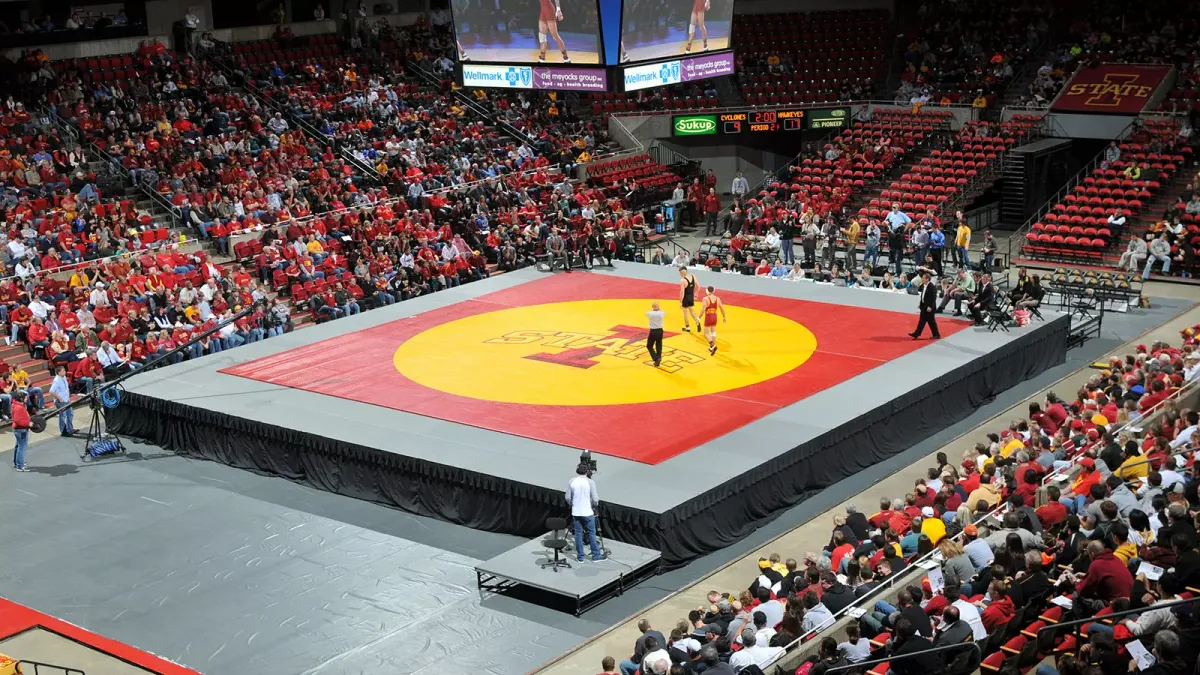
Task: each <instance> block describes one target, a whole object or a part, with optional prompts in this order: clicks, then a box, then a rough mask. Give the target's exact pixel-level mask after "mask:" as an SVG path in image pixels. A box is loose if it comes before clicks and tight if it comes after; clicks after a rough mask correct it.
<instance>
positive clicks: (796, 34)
mask: <svg viewBox="0 0 1200 675" xmlns="http://www.w3.org/2000/svg"><path fill="white" fill-rule="evenodd" d="M891 25H892V24H891V20H890V18H889V16H888V12H887V11H886V10H845V11H835V12H813V13H802V14H801V13H790V14H735V15H734V20H733V43H734V44H735V45H737V46H738V51H737V58H738V59H739V61H740V66H739V68H738V84H739V85H740V86H741V90H742V96H743V97H744V98H745V100H746V103H747V104H749V105H791V104H809V103H823V102H831V101H849V100H856V99H863V98H866V95H867V94H869V93H870V92H871V89H872V82H873V81H874V79H875V77H876V75H877V74H878V72H879V70H880V67H881V66H882V63H883V59H884V54H885V50H886V48H887V47H888V46H889V45H890V40H891V37H892V35H891Z"/></svg>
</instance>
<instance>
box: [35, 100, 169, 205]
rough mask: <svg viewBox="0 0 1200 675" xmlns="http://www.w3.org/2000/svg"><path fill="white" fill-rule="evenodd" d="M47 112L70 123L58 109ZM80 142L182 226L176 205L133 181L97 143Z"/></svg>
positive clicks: (51, 108)
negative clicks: (59, 113) (60, 114)
mask: <svg viewBox="0 0 1200 675" xmlns="http://www.w3.org/2000/svg"><path fill="white" fill-rule="evenodd" d="M46 112H47V113H48V114H49V115H50V118H51V119H52V120H53V119H57V120H59V122H60V123H62V124H68V122H67V121H66V120H64V119H62V118H61V117H60V116H59V115H58V111H57V110H56V109H54V108H53V107H49V106H48V107H46ZM80 140H81V141H82V142H85V143H87V146H88V148H89V149H90V150H91V151H92V153H94V156H95V157H96V158H97V159H98V160H105V161H106V162H107V164H108V165H109V167H110V168H112V169H114V170H116V171H118V172H119V173H120V174H121V175H123V176H124V177H125V179H126V180H127V181H129V182H130V183H132V184H133V186H134V187H136V188H137V189H138V190H140V191H141V192H142V194H145V195H146V196H147V197H149V198H150V200H151V201H154V202H157V203H158V205H159V206H160V207H162V208H163V209H164V210H165V211H166V212H167V214H169V215H170V217H171V220H172V222H173V223H174V224H175V226H176V227H178V226H180V224H181V223H180V217H181V215H182V214H181V212H180V211H179V209H178V208H177V207H176V206H175V205H174V204H172V203H171V202H170V201H168V200H167V199H165V198H164V197H163V196H162V195H160V194H159V193H158V191H157V190H152V189H149V188H147V187H146V186H145V185H143V184H142V183H141V181H135V180H133V176H132V174H130V173H129V170H128V169H126V168H125V167H124V166H122V164H121V162H120V161H119V160H118V159H117V158H116V157H114V156H113V155H111V154H109V153H108V152H107V151H105V150H103V149H101V148H100V146H99V145H96V143H95V141H92V140H91V139H88V138H87V137H86V136H83V135H82V134H81V135H80Z"/></svg>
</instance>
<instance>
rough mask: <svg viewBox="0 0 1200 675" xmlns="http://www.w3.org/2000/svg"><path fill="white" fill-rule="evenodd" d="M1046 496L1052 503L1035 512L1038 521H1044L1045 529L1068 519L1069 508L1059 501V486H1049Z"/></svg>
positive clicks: (1043, 526)
mask: <svg viewBox="0 0 1200 675" xmlns="http://www.w3.org/2000/svg"><path fill="white" fill-rule="evenodd" d="M1046 496H1047V497H1048V498H1049V500H1050V501H1049V502H1047V503H1046V504H1045V505H1044V506H1041V507H1039V508H1038V509H1037V510H1036V511H1035V513H1037V517H1038V520H1040V521H1042V528H1043V529H1048V528H1051V527H1053V526H1055V525H1057V524H1059V523H1061V522H1063V521H1064V520H1066V519H1067V506H1066V505H1065V504H1063V503H1061V502H1059V501H1058V499H1059V497H1060V496H1061V491H1060V490H1059V489H1058V486H1057V485H1050V486H1048V487H1047V488H1046Z"/></svg>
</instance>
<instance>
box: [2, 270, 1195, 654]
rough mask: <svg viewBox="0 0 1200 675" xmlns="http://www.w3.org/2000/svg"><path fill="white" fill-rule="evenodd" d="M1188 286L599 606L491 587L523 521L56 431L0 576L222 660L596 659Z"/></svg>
mask: <svg viewBox="0 0 1200 675" xmlns="http://www.w3.org/2000/svg"><path fill="white" fill-rule="evenodd" d="M1166 288H1167V290H1169V291H1176V290H1178V289H1179V288H1180V287H1177V286H1170V287H1166ZM1188 290H1190V289H1188ZM1192 303H1193V301H1192V300H1186V301H1180V300H1162V301H1160V300H1157V299H1156V301H1155V303H1154V306H1153V307H1152V308H1151V309H1148V310H1138V311H1137V312H1136V313H1131V314H1128V315H1108V316H1107V317H1106V319H1105V329H1104V336H1103V338H1102V339H1100V340H1096V341H1092V342H1089V343H1087V345H1085V346H1084V347H1082V348H1079V349H1076V350H1072V351H1071V352H1070V353H1069V357H1068V358H1069V361H1068V363H1067V364H1064V365H1063V366H1061V367H1059V368H1056V369H1054V370H1053V371H1047V372H1046V373H1044V374H1043V375H1041V376H1039V377H1037V378H1035V379H1034V380H1031V381H1029V382H1027V383H1025V384H1024V385H1021V386H1020V387H1018V388H1017V389H1014V390H1010V391H1009V392H1005V393H1004V394H1002V395H1001V396H999V397H998V398H997V400H995V401H993V402H990V403H988V404H986V405H983V406H981V407H980V408H979V410H978V411H976V413H975V414H974V415H972V417H971V418H969V419H968V420H964V421H963V422H960V423H958V424H956V425H953V426H951V427H949V428H947V429H944V430H943V431H941V432H939V433H938V434H936V435H934V436H933V437H931V438H929V439H927V440H926V441H924V442H922V443H920V444H918V445H915V446H913V447H912V448H910V449H909V450H907V451H906V452H905V453H903V454H901V455H897V456H895V457H893V458H891V459H890V460H887V461H884V462H880V463H878V464H876V465H873V466H871V467H869V468H868V469H865V470H864V471H862V472H861V473H859V474H857V475H855V476H853V477H851V478H848V479H846V480H844V481H841V482H840V483H838V484H836V485H833V486H831V487H829V488H828V489H826V490H824V491H823V492H822V493H821V494H819V495H817V496H815V497H813V498H812V499H810V500H808V501H806V502H803V503H801V504H800V505H798V506H796V507H795V508H793V509H792V510H790V511H788V512H786V513H784V514H783V515H781V516H780V517H779V518H778V519H776V520H775V521H773V522H770V523H768V524H765V525H764V526H762V527H760V528H759V530H757V531H756V532H755V533H753V534H752V535H750V536H749V537H747V538H746V539H745V540H743V541H741V542H739V543H737V544H735V545H732V546H730V547H727V548H726V549H723V550H721V551H719V552H717V553H714V554H710V555H708V556H705V557H703V558H700V559H698V560H696V561H694V562H692V563H691V564H689V565H688V566H686V567H683V568H680V569H677V570H673V571H671V572H668V573H666V574H664V575H661V576H659V577H656V578H654V579H651V580H649V581H647V582H645V583H643V584H642V585H640V586H639V587H637V588H635V589H632V590H631V591H629V592H627V593H626V594H625V595H624V596H622V597H619V598H615V599H613V600H610V601H609V602H607V603H605V604H604V605H601V606H600V607H599V608H597V609H595V610H593V611H591V612H589V613H588V614H586V615H585V616H584V617H583V618H575V617H572V616H570V615H568V614H563V613H561V612H556V611H550V610H545V609H543V608H540V607H537V606H534V605H529V604H527V603H522V602H518V601H514V600H511V599H508V598H503V597H492V598H488V599H486V600H483V601H481V600H480V599H479V596H478V593H476V592H475V590H474V588H473V583H474V573H473V571H472V566H473V565H474V564H475V563H476V562H478V561H479V560H483V559H486V558H489V557H491V556H493V555H496V554H497V553H499V552H502V551H505V550H508V549H510V548H512V547H513V546H514V545H516V544H517V543H518V542H519V541H520V540H518V539H516V538H514V537H509V536H505V535H498V534H491V533H487V532H481V531H478V530H469V529H467V528H463V527H459V526H455V525H451V524H448V523H445V522H442V521H437V520H433V519H430V518H423V517H419V516H413V515H410V514H406V513H403V512H399V511H396V510H394V509H389V508H386V507H383V506H380V505H378V504H372V503H369V502H365V501H362V500H357V499H349V498H345V497H340V496H338V495H334V494H330V493H328V492H324V491H320V490H315V489H311V488H308V487H305V486H302V485H297V484H295V483H291V482H289V481H282V480H279V479H277V478H272V477H267V476H260V475H255V474H253V473H250V472H247V471H242V470H238V469H234V468H231V467H228V466H224V465H222V464H220V463H217V462H205V461H195V460H189V459H186V458H183V457H179V456H177V455H174V454H173V453H169V452H166V451H163V450H161V449H159V448H155V447H152V446H142V445H134V446H133V448H132V449H133V452H132V453H131V454H130V455H129V456H127V457H114V458H110V459H108V460H106V461H102V462H80V461H79V458H78V452H79V447H78V446H79V443H80V442H79V441H77V440H76V441H71V440H64V439H60V438H57V437H51V436H52V435H50V434H43V435H42V436H41V440H40V441H38V442H35V443H34V444H33V445H32V447H31V449H30V454H29V463H30V466H31V467H33V472H32V473H29V474H17V473H13V472H9V471H3V472H0V490H3V491H4V493H5V494H6V495H10V496H11V497H12V498H11V499H6V500H3V501H2V502H0V537H3V538H4V539H5V541H9V542H12V543H13V545H17V544H19V545H20V555H15V556H13V557H12V559H11V560H10V561H9V563H8V564H7V565H6V566H5V570H4V573H3V574H2V575H0V596H3V597H6V598H9V599H11V600H14V601H16V602H20V603H23V604H25V605H28V606H30V607H33V608H35V609H37V610H40V611H42V612H46V613H48V614H51V615H54V616H56V617H58V618H60V619H63V620H67V621H70V622H72V623H75V624H78V625H80V626H83V627H85V628H87V629H90V630H93V631H96V632H98V633H101V634H103V635H106V636H108V637H111V638H114V639H117V640H121V641H123V642H125V643H127V644H130V645H133V646H136V647H139V648H141V649H145V650H147V651H151V652H154V653H156V654H159V655H160V656H163V657H166V658H170V659H172V660H174V661H177V662H179V663H182V664H184V665H186V666H189V667H191V668H194V669H196V670H199V671H201V672H206V673H227V672H239V671H240V670H244V669H246V668H250V669H252V670H255V671H256V672H270V673H289V674H290V673H322V674H324V673H330V674H335V675H341V674H343V673H344V674H347V675H350V674H353V673H377V672H490V673H496V674H497V675H516V674H519V673H526V672H529V671H531V670H539V669H540V670H541V672H546V673H555V674H556V675H557V674H559V673H570V674H575V673H579V674H582V675H590V674H591V673H594V672H598V670H599V661H600V657H601V656H603V655H605V654H612V655H614V656H618V657H623V656H625V655H627V654H626V652H627V651H628V650H629V648H630V647H631V645H632V642H633V634H634V633H636V628H635V627H634V626H633V623H634V622H635V621H636V619H637V617H639V616H641V615H643V614H644V615H646V616H648V617H650V619H651V620H652V622H653V623H654V624H655V625H656V626H660V625H661V626H669V625H671V623H673V622H674V620H675V619H676V618H678V617H679V615H680V611H681V608H682V611H683V612H685V613H686V610H687V609H690V608H693V607H694V606H695V604H696V602H697V598H699V597H702V596H703V594H704V592H705V591H707V590H708V589H709V588H710V587H711V588H729V589H734V588H741V587H743V586H744V585H745V584H746V583H747V580H748V579H750V578H752V576H753V574H754V573H755V572H754V570H755V569H756V568H755V564H754V561H755V560H756V559H757V556H758V555H759V554H760V553H763V552H768V551H775V550H778V551H780V552H783V553H785V554H788V555H794V554H798V553H800V552H803V551H805V550H809V549H810V548H811V547H812V542H814V541H823V539H822V538H823V537H827V536H828V529H829V522H830V518H831V516H832V512H840V510H841V508H842V505H843V504H844V503H845V502H846V501H854V502H857V503H858V504H859V505H860V507H863V508H866V507H868V506H869V505H870V504H871V503H872V502H873V501H875V500H877V499H878V496H879V495H880V494H894V493H896V492H897V491H900V492H903V491H904V490H906V489H908V488H910V487H911V485H912V480H913V478H914V477H915V476H916V475H917V474H919V473H923V471H924V469H925V468H926V465H927V464H928V461H927V458H929V457H931V456H932V453H933V452H935V451H937V450H946V451H948V452H952V453H959V452H961V450H962V448H963V447H964V446H965V445H969V444H970V443H973V439H974V436H972V435H967V436H963V437H962V438H961V439H958V440H956V438H957V437H958V436H960V435H961V434H964V433H967V432H970V431H972V430H973V429H975V428H976V427H977V426H978V425H980V424H983V423H984V422H987V424H986V425H984V426H983V427H982V429H984V430H988V431H990V430H992V429H993V428H994V427H995V425H996V424H997V422H996V421H995V419H993V418H998V419H1001V420H1006V419H1008V417H1010V416H1013V415H1018V416H1019V415H1022V414H1024V413H1023V409H1024V406H1025V403H1026V401H1027V400H1028V398H1030V397H1035V396H1036V397H1040V396H1042V395H1044V391H1045V390H1046V388H1047V387H1050V388H1059V389H1060V390H1067V391H1069V390H1072V389H1073V387H1074V386H1077V383H1078V381H1079V378H1080V377H1086V376H1087V375H1088V374H1090V372H1091V371H1089V370H1087V369H1086V366H1087V364H1088V363H1090V362H1091V361H1093V360H1095V359H1096V358H1097V357H1099V356H1100V355H1103V354H1106V353H1109V352H1110V351H1113V350H1117V351H1120V349H1119V348H1120V347H1121V345H1122V344H1124V343H1127V342H1130V341H1133V342H1141V341H1145V340H1149V339H1152V338H1162V339H1167V340H1177V339H1178V333H1177V331H1178V329H1179V328H1181V327H1183V326H1185V325H1191V324H1193V323H1195V322H1196V321H1198V320H1200V316H1197V314H1198V313H1200V310H1192V311H1191V312H1189V313H1188V314H1186V315H1183V316H1179V317H1178V318H1175V319H1172V317H1173V316H1175V315H1177V314H1178V313H1179V312H1181V311H1183V310H1185V309H1187V308H1188V307H1190V306H1191V305H1192ZM1164 323H1165V325H1164ZM1159 325H1164V327H1163V328H1161V329H1159V330H1157V331H1155V332H1153V333H1151V334H1149V335H1146V336H1144V337H1143V336H1142V334H1143V332H1144V331H1146V330H1149V329H1151V328H1153V327H1155V326H1159ZM310 330H311V329H310ZM1079 369H1083V370H1079ZM1076 371H1078V372H1077V374H1074V375H1072V373H1073V372H1076ZM1064 376H1068V379H1067V380H1065V381H1060V379H1061V378H1063V377H1064ZM1072 378H1073V379H1072ZM82 421H83V420H81V423H82ZM8 449H9V448H8V447H7V446H5V447H3V451H7V450H8ZM619 461H622V460H610V462H609V463H612V462H619ZM667 463H669V462H667ZM664 464H666V463H664ZM602 479H603V480H609V479H608V478H606V477H603V478H602ZM681 480H682V479H681ZM610 492H611V490H610ZM64 552H70V554H66V555H64ZM692 584H696V586H695V587H691V585H692ZM680 589H683V590H682V592H680ZM676 593H678V594H677V595H676ZM647 607H648V608H650V609H648V610H646V611H644V612H643V609H644V608H647ZM630 617H632V619H629V618H630ZM610 626H611V627H612V628H611V629H610ZM575 647H578V650H576V651H571V652H570V653H569V654H567V655H566V656H565V657H562V658H559V657H560V655H561V654H563V653H564V652H566V651H567V650H572V649H573V648H575ZM542 664H545V665H544V667H542Z"/></svg>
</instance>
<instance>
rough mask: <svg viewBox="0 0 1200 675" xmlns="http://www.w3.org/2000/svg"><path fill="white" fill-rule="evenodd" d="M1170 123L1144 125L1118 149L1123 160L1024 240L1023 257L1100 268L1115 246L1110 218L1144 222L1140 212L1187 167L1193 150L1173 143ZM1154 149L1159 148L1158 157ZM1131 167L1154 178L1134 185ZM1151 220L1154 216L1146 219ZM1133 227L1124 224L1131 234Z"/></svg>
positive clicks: (1100, 169) (1103, 168) (1096, 175)
mask: <svg viewBox="0 0 1200 675" xmlns="http://www.w3.org/2000/svg"><path fill="white" fill-rule="evenodd" d="M1177 131H1178V125H1177V123H1175V122H1173V121H1161V122H1160V121H1156V120H1150V121H1147V122H1146V124H1145V125H1144V127H1143V130H1142V131H1141V132H1139V133H1138V135H1137V136H1138V137H1137V139H1136V140H1126V141H1125V142H1123V143H1121V144H1120V146H1119V147H1120V150H1121V159H1120V160H1118V161H1116V162H1111V163H1110V162H1101V163H1099V164H1097V166H1096V167H1095V169H1094V170H1093V171H1092V172H1091V174H1090V175H1089V176H1087V177H1085V178H1084V179H1083V181H1081V182H1080V183H1079V184H1078V185H1076V186H1075V188H1074V189H1073V190H1072V191H1071V192H1070V193H1069V194H1067V195H1066V196H1065V197H1064V198H1063V199H1062V200H1061V201H1059V202H1058V203H1056V204H1055V205H1054V206H1053V207H1052V208H1051V209H1050V211H1049V212H1048V213H1046V214H1045V215H1043V216H1042V218H1041V219H1040V220H1039V221H1037V222H1034V223H1033V224H1032V225H1031V227H1030V230H1029V232H1028V233H1027V234H1026V235H1025V242H1024V245H1023V246H1022V253H1023V255H1025V256H1026V257H1029V258H1034V259H1050V260H1067V261H1071V260H1074V261H1079V262H1082V261H1090V262H1092V263H1101V262H1103V260H1104V256H1105V254H1106V253H1107V252H1109V251H1110V250H1111V249H1112V248H1113V247H1114V245H1119V243H1120V242H1118V241H1117V239H1116V237H1115V236H1114V233H1113V232H1112V231H1111V229H1110V228H1109V227H1107V222H1108V218H1109V216H1112V215H1113V214H1114V213H1120V214H1122V215H1124V216H1125V217H1126V218H1127V220H1131V219H1133V218H1136V217H1139V216H1145V215H1147V214H1145V213H1144V212H1143V207H1144V206H1145V205H1146V204H1147V203H1148V202H1149V201H1150V200H1151V199H1152V198H1154V197H1155V196H1156V195H1157V194H1158V193H1159V190H1160V189H1161V188H1162V186H1163V185H1164V184H1165V183H1167V182H1168V181H1170V180H1171V178H1172V177H1173V175H1174V174H1175V172H1176V171H1177V170H1178V169H1179V167H1180V166H1181V165H1183V163H1184V162H1186V161H1187V157H1188V155H1190V153H1191V149H1190V148H1187V147H1182V146H1180V144H1179V143H1178V142H1177V140H1176V139H1177ZM1152 144H1153V145H1158V146H1161V150H1160V151H1158V152H1155V151H1153V148H1152V147H1151V146H1152ZM1133 162H1137V164H1138V165H1139V166H1141V167H1145V170H1146V171H1148V172H1151V173H1152V174H1153V176H1154V178H1145V177H1141V178H1138V179H1133V178H1132V177H1131V176H1127V175H1125V170H1126V169H1127V168H1129V167H1130V165H1131V164H1132V163H1133ZM1150 215H1152V214H1150ZM1131 227H1132V223H1127V225H1126V229H1130V228H1131Z"/></svg>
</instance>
